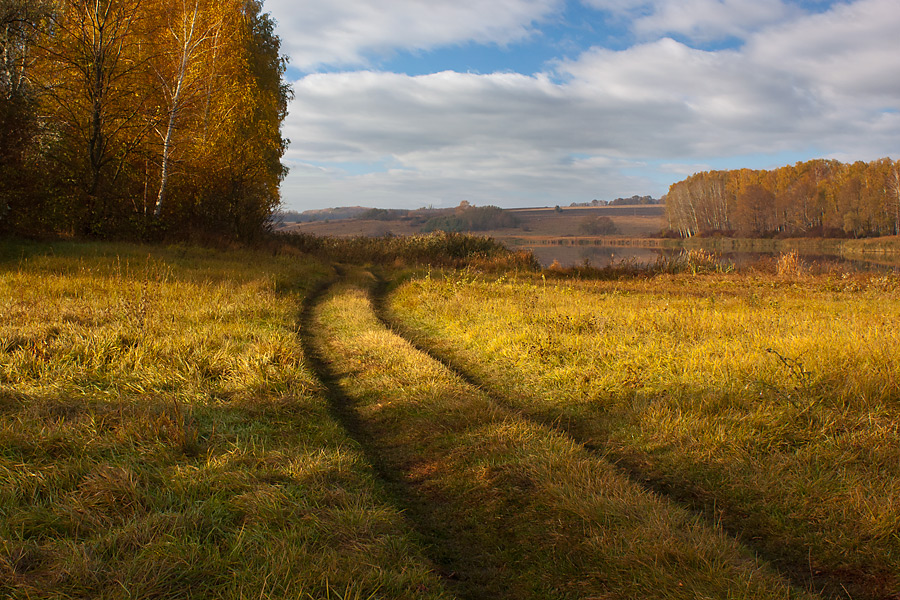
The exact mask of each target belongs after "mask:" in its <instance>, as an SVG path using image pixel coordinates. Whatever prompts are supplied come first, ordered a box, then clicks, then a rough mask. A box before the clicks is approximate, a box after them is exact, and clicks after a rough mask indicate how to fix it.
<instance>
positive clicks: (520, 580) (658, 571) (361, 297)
mask: <svg viewBox="0 0 900 600" xmlns="http://www.w3.org/2000/svg"><path fill="white" fill-rule="evenodd" d="M445 283H446V284H447V285H449V286H450V287H449V288H445V289H449V290H454V291H453V293H455V294H459V295H460V297H462V296H464V295H466V294H467V293H468V292H469V290H472V291H473V292H475V293H476V295H477V299H476V300H475V302H473V303H472V304H468V305H456V304H455V303H453V302H452V301H451V302H448V306H449V305H451V304H453V305H454V308H453V309H451V310H467V309H468V308H469V307H472V308H474V307H477V306H481V305H480V302H479V300H480V299H481V298H483V296H482V295H481V293H482V291H484V292H485V293H488V292H487V289H486V288H481V286H479V285H477V284H475V283H473V282H470V281H463V282H460V281H455V282H450V281H447V282H445ZM368 285H370V282H366V281H365V280H361V282H360V283H357V284H356V285H348V286H344V287H340V288H339V289H337V290H336V291H334V292H333V293H332V294H331V295H330V296H329V297H328V298H327V299H326V301H325V302H324V303H323V304H322V306H321V308H320V309H319V311H318V317H317V319H318V321H317V322H318V323H319V327H318V328H317V330H316V334H317V335H318V336H319V346H320V348H321V351H322V354H323V356H324V357H325V358H326V359H327V360H328V361H329V364H330V365H331V369H332V370H333V371H334V372H335V374H336V375H337V376H338V378H339V381H340V385H341V387H342V389H343V390H344V392H345V393H346V394H347V396H348V397H349V398H350V399H351V401H352V402H353V407H354V414H355V417H354V419H355V420H356V421H358V425H359V428H360V430H361V432H362V433H361V435H362V436H363V437H364V438H365V439H367V440H368V441H369V443H370V444H371V445H372V452H373V453H375V454H377V455H379V456H380V457H381V460H382V461H383V463H384V466H383V468H384V469H385V470H386V471H389V472H392V473H394V474H395V478H396V480H397V482H398V483H397V485H398V487H399V488H400V490H401V491H400V492H399V493H401V494H403V495H404V497H405V498H406V499H407V500H406V501H407V503H408V505H409V509H408V512H409V513H410V515H411V517H412V518H413V519H414V520H415V521H416V522H417V523H418V524H419V527H420V529H421V530H422V531H423V532H424V533H425V534H426V535H427V536H428V537H427V539H428V540H429V541H431V544H432V548H433V552H434V553H436V554H438V556H439V558H440V561H441V562H442V563H443V564H444V568H445V569H446V570H452V571H454V572H455V573H456V578H457V585H456V588H455V589H457V590H458V591H459V593H460V595H462V596H463V597H469V598H651V597H652V598H691V599H694V598H712V597H715V598H766V599H771V598H788V597H797V598H800V597H805V595H804V594H803V593H801V592H798V591H796V590H791V589H790V588H789V586H788V585H787V584H786V583H785V582H784V581H783V580H781V579H780V578H779V577H777V576H775V575H774V574H773V573H772V572H771V571H770V570H769V569H768V568H767V567H766V566H765V565H763V564H761V563H760V562H758V561H756V560H755V559H754V558H753V557H752V555H751V554H749V553H748V552H747V551H746V550H745V549H743V548H741V547H740V546H739V545H738V544H736V543H735V542H734V541H733V540H730V539H728V538H727V536H725V535H724V534H723V533H722V532H721V531H718V530H717V529H716V528H714V527H710V526H709V525H707V524H706V523H704V522H702V521H701V520H699V519H697V518H696V517H693V516H691V515H690V514H689V513H688V512H686V511H684V510H682V509H680V508H678V507H676V506H674V505H673V504H671V503H670V502H668V501H666V500H662V499H660V498H659V497H657V496H656V495H654V494H652V493H648V492H647V491H645V490H644V489H642V488H641V487H640V486H638V485H636V484H634V483H633V482H631V481H630V480H629V479H628V478H627V477H624V476H623V475H622V474H621V473H620V472H618V471H617V470H616V469H615V468H614V467H613V466H612V465H611V464H610V463H609V462H607V461H606V460H604V459H603V458H601V457H600V456H598V455H596V454H594V453H591V452H589V451H587V450H585V448H583V447H582V446H580V445H578V444H576V443H573V441H572V440H571V439H569V438H568V437H567V436H565V435H562V434H560V433H559V432H555V431H553V430H552V429H550V428H547V427H545V426H542V425H539V424H536V423H534V422H532V421H530V420H528V419H525V418H522V416H521V415H518V414H516V413H514V412H510V411H508V410H506V409H504V408H502V407H500V406H498V405H497V404H496V403H494V402H493V401H492V400H491V399H490V398H488V397H487V396H486V395H485V394H484V393H483V392H481V391H479V390H478V389H477V388H475V387H473V386H471V385H468V384H466V383H465V382H464V381H462V380H461V379H460V378H459V377H458V376H456V375H455V374H454V373H453V372H451V371H449V370H447V369H446V368H445V367H444V366H443V365H441V364H440V363H438V362H436V361H434V360H432V359H430V358H428V357H427V356H425V355H423V354H422V353H420V352H418V351H416V350H414V349H413V348H412V347H411V346H410V345H409V344H408V343H406V342H405V341H403V340H402V339H401V338H399V337H398V336H396V335H395V334H393V333H391V332H390V331H388V330H387V329H385V327H384V326H383V325H382V324H381V323H380V322H379V321H378V320H377V319H376V318H375V315H374V314H373V310H372V306H371V304H370V301H369V299H368V297H367V294H366V292H365V291H364V289H365V287H367V286H368ZM422 285H423V287H421V288H420V287H419V286H418V285H417V284H411V285H410V286H408V287H407V288H406V289H405V291H406V292H407V294H408V296H407V297H408V298H409V299H410V301H411V302H417V301H418V300H423V301H425V302H426V303H427V305H428V306H431V307H432V308H433V307H434V306H433V304H432V301H433V300H434V301H435V302H441V301H442V300H439V299H436V298H433V297H432V296H431V295H430V294H429V292H430V291H431V290H430V285H432V284H428V283H426V284H422ZM357 286H362V287H357ZM501 289H502V286H501ZM444 314H446V313H444ZM488 364H489V363H488V362H487V361H485V365H488Z"/></svg>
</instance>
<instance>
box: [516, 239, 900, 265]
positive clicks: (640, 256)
mask: <svg viewBox="0 0 900 600" xmlns="http://www.w3.org/2000/svg"><path fill="white" fill-rule="evenodd" d="M565 241H566V240H564V239H561V240H558V241H557V242H556V243H553V244H547V243H544V244H535V245H523V246H516V247H517V248H521V249H525V250H531V251H532V252H533V253H534V255H535V256H536V257H537V259H538V261H539V262H540V263H541V265H542V266H544V267H549V266H550V265H552V264H553V263H554V262H555V263H558V264H559V266H561V267H571V266H575V265H582V264H584V263H585V261H587V262H588V263H590V265H591V266H594V267H600V268H603V267H606V266H609V265H610V264H612V263H619V262H631V263H636V264H642V265H650V264H654V263H655V262H657V260H659V259H660V257H676V256H678V255H679V254H681V253H682V252H684V250H682V249H681V248H642V247H638V246H608V245H604V246H601V245H577V244H571V243H569V244H566V243H565ZM703 249H704V250H706V251H707V252H710V253H712V254H714V255H716V256H717V257H719V258H720V259H721V261H722V262H723V263H726V264H732V265H735V266H736V267H741V266H745V265H748V264H753V263H756V262H759V261H760V260H762V259H765V258H773V257H777V256H779V255H780V254H782V252H781V251H772V252H760V251H753V252H749V251H747V252H740V251H739V252H721V251H717V250H715V249H714V248H703ZM798 253H799V255H800V258H801V259H802V260H803V262H805V263H807V264H813V263H816V264H820V265H840V266H843V267H845V268H852V269H856V270H871V269H878V270H882V269H887V270H894V271H900V256H896V255H893V256H892V255H877V256H871V257H868V256H867V257H864V258H863V257H857V256H854V257H852V258H848V257H845V256H841V255H838V254H825V253H822V252H802V251H799V252H798Z"/></svg>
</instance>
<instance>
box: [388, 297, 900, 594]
mask: <svg viewBox="0 0 900 600" xmlns="http://www.w3.org/2000/svg"><path fill="white" fill-rule="evenodd" d="M389 283H390V282H388V281H385V280H379V282H378V285H376V286H375V288H374V292H373V295H372V300H373V305H374V310H375V313H376V315H377V316H378V319H379V321H380V322H381V323H382V324H383V325H384V326H385V327H387V328H388V329H390V330H391V331H392V332H394V334H395V335H398V336H400V337H402V338H403V339H404V340H406V341H407V342H408V343H409V344H410V345H411V346H412V347H414V348H415V349H416V350H417V351H419V352H421V353H423V354H425V355H427V356H429V357H430V358H431V359H432V360H434V361H437V362H439V363H441V364H442V365H443V366H444V367H445V368H446V369H448V370H449V371H452V372H453V373H455V374H456V375H457V376H458V377H459V378H460V379H462V380H463V381H465V382H467V383H468V384H469V385H471V386H473V387H476V388H478V389H480V390H482V391H483V392H484V393H485V394H487V395H488V396H489V397H490V398H491V400H492V402H494V403H496V404H497V405H499V406H502V407H503V408H504V409H505V410H508V411H510V413H512V414H516V415H518V416H519V417H520V418H522V419H524V420H526V421H529V422H531V423H533V424H535V425H539V426H542V427H545V428H548V429H549V430H551V431H554V432H556V433H557V434H559V435H562V436H565V437H566V438H568V439H570V440H572V442H573V443H575V444H577V445H579V446H581V447H582V448H584V449H585V450H587V451H589V452H591V453H592V454H594V455H595V456H597V457H599V458H608V459H609V460H608V462H609V463H610V464H612V465H613V466H614V468H615V469H616V471H617V472H618V473H619V474H620V476H622V477H624V478H627V479H629V480H630V481H632V482H633V483H634V484H635V485H637V486H639V487H641V488H643V489H644V490H646V491H648V492H650V493H653V494H656V495H658V496H660V497H662V498H665V499H666V500H667V501H668V502H670V503H671V504H673V505H677V506H680V507H682V508H683V509H684V510H686V511H688V512H690V513H691V514H693V515H695V516H696V517H697V518H699V519H702V520H704V521H705V522H706V523H707V524H708V525H709V526H710V527H714V528H716V529H719V530H722V531H724V532H725V534H726V535H728V536H729V537H731V538H732V539H734V540H735V541H736V542H737V543H739V544H741V545H744V546H746V547H748V548H749V549H751V551H752V552H754V553H755V554H756V555H757V556H758V557H760V558H761V559H762V560H763V561H764V562H766V563H767V564H769V565H770V566H771V567H772V568H773V569H774V570H776V571H778V572H779V573H780V575H781V576H782V577H783V578H784V579H785V580H788V581H790V582H791V584H792V585H793V586H794V587H795V588H797V589H805V590H814V591H815V593H817V594H818V595H820V596H821V597H823V598H828V599H835V600H837V599H839V598H840V599H846V598H855V597H856V593H857V590H856V589H854V585H853V584H854V580H853V579H852V578H850V577H847V578H845V579H843V580H842V578H841V576H842V575H844V574H842V573H822V572H820V571H817V570H814V569H813V568H812V567H811V566H809V565H808V564H798V563H796V562H793V561H789V560H786V559H784V557H783V556H782V555H777V553H773V552H772V548H771V547H767V546H766V545H765V544H763V543H757V542H760V540H759V539H758V538H757V539H750V538H749V536H748V535H747V534H746V533H745V532H741V531H739V530H737V529H729V528H728V526H727V524H723V522H722V521H721V520H720V519H719V518H718V517H717V515H715V514H711V513H710V511H709V510H708V509H707V508H706V507H704V506H702V505H701V503H700V502H699V501H698V500H697V497H696V495H694V494H692V493H691V492H689V491H687V490H685V489H681V488H679V487H678V486H676V485H673V484H671V483H670V482H667V481H665V480H662V479H660V478H659V477H655V476H653V475H650V474H648V472H647V470H646V465H644V464H642V463H639V462H636V461H633V460H629V459H628V458H627V457H623V456H620V455H612V456H610V453H609V451H608V450H607V449H606V448H605V447H604V446H603V445H601V444H598V443H597V442H596V437H595V436H594V435H592V434H591V433H590V429H589V428H585V424H584V423H583V422H579V420H578V419H577V418H575V419H572V418H571V417H568V416H566V415H564V414H562V413H561V412H559V411H554V410H552V409H547V408H543V409H542V408H538V407H536V406H534V405H532V404H529V403H527V402H522V401H521V400H518V399H516V398H514V397H512V398H511V397H507V396H505V395H504V394H502V393H498V392H496V391H494V389H492V386H491V383H490V382H489V380H488V377H486V376H485V375H483V374H481V375H477V374H475V373H476V372H477V365H476V366H472V365H468V366H467V365H465V364H464V363H461V362H460V361H459V360H457V359H455V358H454V357H453V356H452V352H448V351H447V350H446V349H445V348H444V347H443V346H442V345H441V342H440V340H434V339H431V340H429V339H428V336H427V335H423V334H421V333H419V332H417V331H416V330H415V329H409V328H408V327H406V326H405V325H404V324H403V323H402V321H401V319H398V318H396V317H395V316H394V315H392V313H391V310H390V307H389V303H388V287H389ZM706 500H708V498H706ZM714 512H715V510H714V509H713V513H714ZM848 588H849V589H850V590H853V594H851V593H850V592H849V591H848ZM866 597H877V598H884V600H895V598H900V597H897V596H896V595H894V594H887V595H883V594H876V595H871V594H870V595H868V596H866Z"/></svg>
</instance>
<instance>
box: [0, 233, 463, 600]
mask: <svg viewBox="0 0 900 600" xmlns="http://www.w3.org/2000/svg"><path fill="white" fill-rule="evenodd" d="M2 257H3V260H2V263H0V314H2V317H0V597H3V598H294V599H298V598H299V599H302V598H368V597H372V596H371V595H372V594H374V593H376V592H377V593H379V594H381V595H382V597H390V598H443V597H449V596H448V595H446V594H445V592H443V591H442V590H443V588H442V586H441V584H440V581H439V580H438V578H437V577H436V576H435V575H434V573H433V572H432V570H431V568H430V566H429V564H428V562H427V561H426V560H425V559H424V558H423V554H422V552H421V549H420V548H419V546H418V545H417V544H416V543H415V542H414V540H413V539H412V535H411V531H410V529H409V528H408V527H407V525H406V523H405V520H404V518H403V516H402V514H401V513H400V512H399V510H398V509H396V508H395V507H394V505H393V504H392V503H391V502H389V498H388V495H387V494H386V492H385V491H384V489H383V485H382V484H381V483H380V481H379V479H378V478H377V476H376V474H375V472H374V471H373V469H372V467H371V465H370V463H369V462H368V460H367V459H366V457H365V454H364V452H363V451H362V449H361V448H360V446H359V444H358V443H356V442H355V441H354V440H353V439H352V438H351V437H350V436H349V435H348V434H347V432H346V431H345V430H344V428H343V427H341V426H340V424H339V422H338V421H337V420H335V419H334V418H333V416H332V415H331V411H330V406H329V402H328V398H327V396H326V394H325V390H324V388H323V386H322V384H321V382H320V381H319V380H318V379H317V378H316V377H315V374H314V373H313V372H312V370H311V369H310V368H309V364H308V361H307V359H306V357H305V356H304V354H303V349H302V344H301V341H300V338H299V336H298V325H299V311H300V304H301V303H302V301H303V300H304V298H305V297H306V295H307V293H308V292H309V290H310V289H312V288H313V287H314V286H315V285H316V284H317V283H319V282H321V281H323V280H324V279H325V278H327V277H329V276H330V275H331V273H332V271H331V269H330V268H329V267H328V266H327V265H325V264H324V263H323V262H321V261H319V260H316V259H314V258H312V257H309V256H302V257H298V255H297V253H296V252H287V253H286V254H281V255H274V254H273V253H261V252H249V251H230V252H221V251H212V250H201V249H196V248H187V247H167V248H164V247H140V246H129V245H109V244H103V245H91V244H53V245H39V244H11V243H10V244H4V245H3V252H2Z"/></svg>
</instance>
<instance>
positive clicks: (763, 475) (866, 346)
mask: <svg viewBox="0 0 900 600" xmlns="http://www.w3.org/2000/svg"><path fill="white" fill-rule="evenodd" d="M551 275H552V274H551ZM390 312H391V315H392V319H394V320H395V321H396V322H398V323H400V324H401V326H402V329H403V330H405V331H407V332H413V333H414V334H415V335H416V336H417V337H418V339H419V340H420V341H421V343H423V344H426V345H428V346H429V347H431V348H433V349H434V350H435V351H436V352H437V353H439V354H441V355H442V356H445V357H447V358H449V359H450V360H451V361H452V362H454V363H455V364H458V365H461V366H462V368H464V370H466V371H467V372H469V373H471V374H472V375H473V376H474V377H475V378H476V379H477V380H479V381H480V382H482V383H483V384H485V385H487V386H488V387H489V388H491V389H493V390H494V391H495V393H496V394H497V395H498V396H501V397H502V398H503V399H505V401H506V402H507V403H508V404H510V405H512V406H514V407H516V408H517V409H519V410H521V411H522V412H523V413H524V414H526V415H528V416H529V417H531V418H534V419H536V420H538V421H541V422H546V423H553V424H554V425H556V426H558V427H561V428H563V429H565V430H567V431H569V432H570V433H571V434H572V435H573V436H574V437H575V438H577V439H579V440H581V441H584V442H586V443H589V444H592V445H594V446H596V447H598V448H599V449H601V450H602V452H603V453H604V454H605V455H606V456H608V457H609V458H610V460H613V461H615V462H617V463H618V464H620V465H621V466H622V468H624V469H625V470H626V471H627V472H629V473H631V475H632V476H633V477H634V478H636V479H638V480H642V481H647V482H648V483H649V484H650V485H653V486H654V487H655V488H656V489H658V490H660V491H661V492H663V493H665V494H666V495H668V496H669V497H671V498H674V499H675V500H677V501H679V502H683V503H685V504H687V505H689V506H692V507H694V508H697V509H700V510H702V511H704V512H705V513H706V514H707V515H708V517H709V519H711V520H714V521H717V522H721V523H722V524H723V525H724V526H725V527H726V528H727V529H728V530H729V531H733V532H735V533H737V534H738V535H739V536H740V537H741V538H742V539H744V540H747V541H748V542H749V543H751V544H752V545H753V546H754V547H755V548H757V549H759V550H760V551H761V552H762V553H763V554H764V555H765V556H766V557H767V558H769V559H771V560H772V561H774V564H776V565H777V566H778V567H779V568H780V569H782V570H783V571H784V572H786V573H790V574H791V575H792V576H793V577H794V578H795V580H798V581H805V582H806V584H807V585H808V586H809V587H810V588H812V589H823V588H824V589H825V590H827V591H828V592H829V593H831V594H833V595H835V596H844V597H845V596H846V594H848V593H849V594H851V595H852V597H854V598H872V599H875V598H889V597H896V596H897V595H898V594H900V579H898V576H897V574H898V573H900V404H898V401H900V351H898V348H900V281H898V278H897V276H896V275H877V274H870V275H847V274H841V273H832V274H827V275H821V276H811V275H808V274H806V273H805V272H804V269H803V268H802V266H798V265H797V264H795V261H794V263H792V261H791V259H790V257H788V258H786V259H783V260H782V261H781V263H780V264H779V265H778V274H772V273H749V274H735V273H731V274H721V273H718V274H715V273H712V274H705V275H692V274H690V273H687V274H659V275H656V276H652V277H623V278H620V279H614V280H612V281H571V280H559V281H557V280H552V281H547V280H540V279H537V280H535V278H534V277H531V276H528V277H522V278H518V279H517V278H509V277H500V278H497V277H496V276H492V277H477V276H474V275H472V273H471V272H461V273H451V274H449V275H448V276H446V277H442V276H431V275H429V276H425V277H421V278H417V279H412V280H410V281H408V282H406V283H405V284H403V285H402V286H401V287H400V288H399V289H397V290H396V291H395V292H394V293H393V295H392V297H391V301H390Z"/></svg>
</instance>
